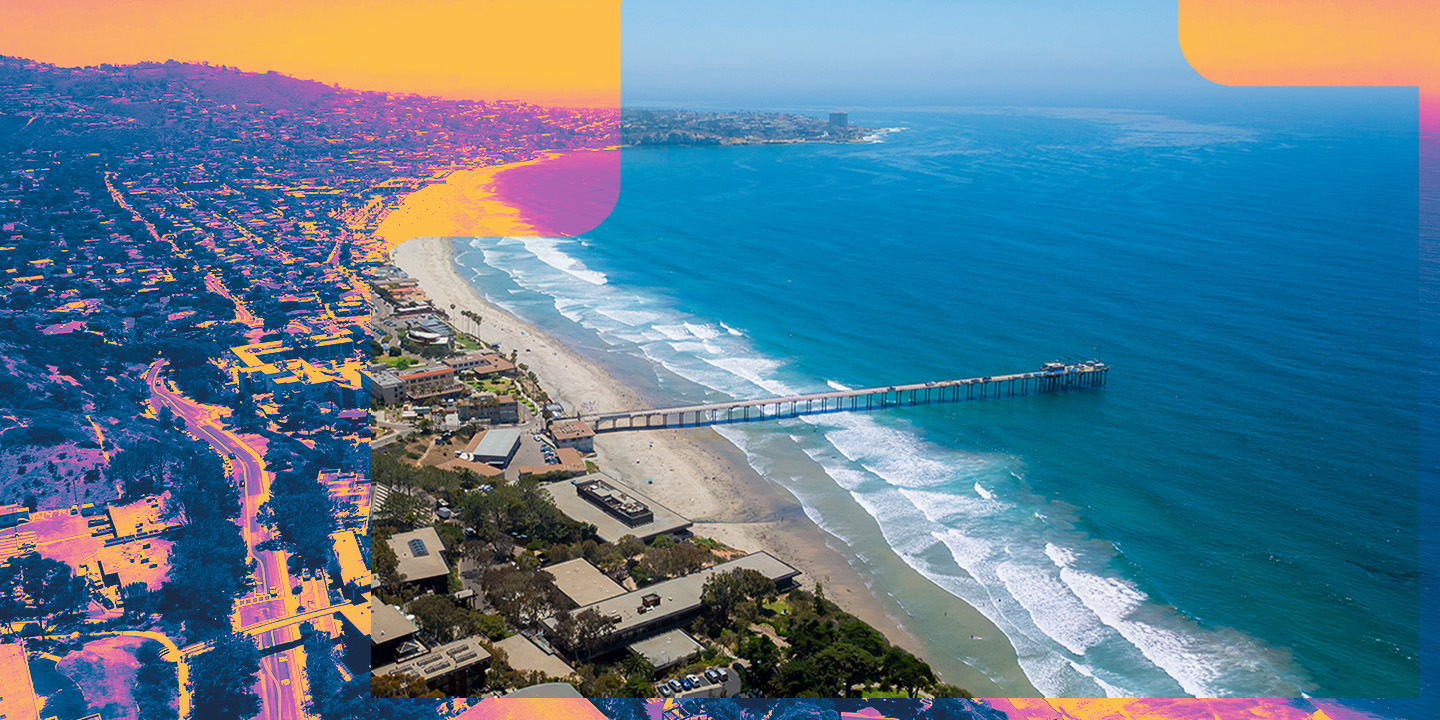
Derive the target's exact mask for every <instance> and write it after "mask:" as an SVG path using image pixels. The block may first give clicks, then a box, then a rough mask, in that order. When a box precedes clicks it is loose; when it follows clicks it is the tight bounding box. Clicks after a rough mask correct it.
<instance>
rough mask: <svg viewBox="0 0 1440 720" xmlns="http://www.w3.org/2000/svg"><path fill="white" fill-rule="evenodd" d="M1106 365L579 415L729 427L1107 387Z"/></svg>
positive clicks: (626, 424)
mask: <svg viewBox="0 0 1440 720" xmlns="http://www.w3.org/2000/svg"><path fill="white" fill-rule="evenodd" d="M1109 370H1110V368H1109V367H1108V366H1106V365H1105V364H1104V363H1098V362H1090V363H1080V364H1076V365H1066V366H1064V367H1063V369H1062V368H1055V369H1048V366H1047V369H1045V370H1037V371H1035V372H1027V373H1014V374H1010V375H994V376H990V375H987V376H985V377H978V378H966V379H963V380H941V381H937V382H927V383H916V384H912V385H892V386H889V387H877V388H865V389H862V390H836V391H832V392H823V393H811V394H808V395H794V396H791V397H776V398H763V399H760V400H736V401H732V402H722V403H710V404H706V405H689V406H686V407H673V408H663V409H659V410H634V411H629V412H613V413H590V414H586V415H581V416H580V419H581V420H584V421H585V422H587V423H589V424H590V426H591V427H592V428H593V429H594V430H595V432H597V433H602V432H616V431H620V430H650V429H655V430H659V429H664V428H680V427H699V426H704V425H727V424H730V423H738V422H758V421H762V420H775V419H778V418H789V417H799V416H801V415H818V414H821V413H832V412H855V411H864V410H881V409H885V408H892V407H899V406H904V405H925V404H929V403H940V402H962V401H966V400H978V399H983V398H993V397H1010V396H1014V395H1028V394H1031V393H1047V392H1059V391H1065V390H1072V389H1084V388H1098V387H1104V386H1105V380H1106V374H1107V373H1108V372H1109Z"/></svg>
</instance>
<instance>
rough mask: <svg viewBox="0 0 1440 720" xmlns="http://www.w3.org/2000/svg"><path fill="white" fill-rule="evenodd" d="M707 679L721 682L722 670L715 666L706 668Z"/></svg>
mask: <svg viewBox="0 0 1440 720" xmlns="http://www.w3.org/2000/svg"><path fill="white" fill-rule="evenodd" d="M705 679H706V680H709V681H710V682H712V683H719V682H720V671H719V670H716V669H715V668H705Z"/></svg>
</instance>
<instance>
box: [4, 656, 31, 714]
mask: <svg viewBox="0 0 1440 720" xmlns="http://www.w3.org/2000/svg"><path fill="white" fill-rule="evenodd" d="M37 700H38V698H37V697H36V696H35V683H34V681H33V680H32V679H31V678H30V663H29V660H28V659H27V658H26V657H25V646H24V645H22V644H20V643H5V644H3V645H0V718H4V719H5V720H39V719H40V709H39V703H38V702H37Z"/></svg>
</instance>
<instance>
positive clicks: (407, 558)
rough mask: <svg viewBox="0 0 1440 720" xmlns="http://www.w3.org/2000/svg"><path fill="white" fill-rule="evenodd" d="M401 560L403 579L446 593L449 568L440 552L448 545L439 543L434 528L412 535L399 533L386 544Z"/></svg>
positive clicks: (399, 570) (421, 530) (415, 532)
mask: <svg viewBox="0 0 1440 720" xmlns="http://www.w3.org/2000/svg"><path fill="white" fill-rule="evenodd" d="M386 542H388V543H389V544H390V549H391V550H394V551H395V557H396V558H397V559H399V561H400V562H399V566H398V567H397V572H399V574H400V579H401V580H403V581H404V582H407V583H416V584H419V585H422V586H424V587H426V588H428V589H431V590H434V591H435V592H437V593H443V592H445V591H446V590H447V588H448V585H449V582H448V580H447V579H446V578H447V577H448V576H449V575H450V565H449V564H448V563H446V562H445V556H444V555H442V554H441V553H443V552H444V550H445V545H444V544H443V543H441V542H440V535H439V533H437V532H435V528H433V527H423V528H420V529H419V530H411V531H410V532H403V533H396V534H394V535H391V536H390V538H389V539H388V540H387V541H386Z"/></svg>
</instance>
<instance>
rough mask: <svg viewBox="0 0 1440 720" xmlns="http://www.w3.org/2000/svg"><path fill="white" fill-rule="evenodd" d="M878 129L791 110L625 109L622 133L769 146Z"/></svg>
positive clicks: (651, 139) (626, 140) (854, 136)
mask: <svg viewBox="0 0 1440 720" xmlns="http://www.w3.org/2000/svg"><path fill="white" fill-rule="evenodd" d="M874 132H875V129H874V128H866V127H857V126H855V125H849V124H846V125H844V126H840V125H833V124H831V123H830V122H829V121H827V120H825V119H822V118H818V117H814V116H811V115H796V114H792V113H757V112H708V111H697V110H652V109H624V110H622V111H621V113H620V137H621V142H622V143H623V144H624V145H626V146H632V147H633V146H652V145H655V146H663V145H670V146H703V145H767V144H787V143H802V142H862V141H864V140H865V138H866V137H867V136H869V135H870V134H872V133H874Z"/></svg>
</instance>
